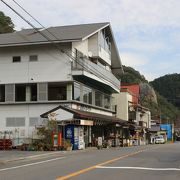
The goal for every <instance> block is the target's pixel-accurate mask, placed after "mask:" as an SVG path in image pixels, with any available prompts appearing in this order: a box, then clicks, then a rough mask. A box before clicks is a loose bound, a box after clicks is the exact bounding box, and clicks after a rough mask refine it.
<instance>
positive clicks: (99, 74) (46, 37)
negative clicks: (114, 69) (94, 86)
mask: <svg viewBox="0 0 180 180" xmlns="http://www.w3.org/2000/svg"><path fill="white" fill-rule="evenodd" d="M1 2H3V3H4V4H5V5H6V6H7V7H9V8H10V9H11V10H12V11H13V12H14V13H16V14H17V15H18V16H19V17H20V18H21V19H23V20H24V21H25V22H26V23H27V24H29V25H30V26H31V27H32V28H33V29H34V30H35V31H36V32H37V33H39V34H41V35H42V36H43V37H44V38H45V39H46V40H47V41H49V42H51V43H52V44H53V45H54V46H55V47H56V48H58V50H60V52H61V53H65V54H66V55H67V56H68V57H69V58H70V59H71V60H73V61H75V62H76V63H78V64H79V65H80V66H81V67H82V68H84V69H86V70H87V71H88V72H90V73H92V72H93V73H94V74H95V75H97V76H100V79H103V80H104V79H105V80H107V81H109V82H111V83H112V84H113V85H115V86H116V84H114V82H113V81H112V80H111V79H109V78H107V77H104V74H102V73H101V72H99V71H98V73H97V69H94V67H92V66H91V65H90V66H91V67H92V68H93V69H94V70H95V71H93V70H92V69H91V70H90V69H88V68H86V67H85V66H84V65H83V64H81V63H80V62H79V61H77V59H76V58H74V57H73V56H72V55H70V54H69V53H68V52H66V51H64V50H62V49H60V48H59V46H58V45H57V44H56V43H55V42H54V40H52V39H51V38H49V37H48V36H46V35H45V34H44V33H43V32H42V31H39V29H38V28H36V27H35V26H34V25H33V24H32V23H30V22H29V21H28V20H27V19H25V18H24V17H23V16H22V15H21V14H20V13H18V12H17V11H16V10H15V9H13V8H12V7H11V6H10V5H9V4H7V3H6V2H5V1H4V0H1ZM13 2H14V3H15V4H16V5H17V6H19V7H20V8H21V9H22V10H23V11H24V12H25V13H27V14H28V15H29V16H30V17H31V18H32V19H33V20H35V21H36V22H37V23H38V24H39V25H40V26H41V27H42V28H44V29H45V30H46V31H47V32H48V33H49V34H51V35H52V36H53V37H54V38H55V39H56V40H59V39H58V38H57V37H56V36H55V35H54V34H53V33H52V32H51V31H49V30H48V29H47V28H45V27H44V26H43V25H42V24H41V23H40V22H39V21H38V20H37V19H36V18H34V17H33V16H32V15H31V14H30V13H29V12H28V11H26V10H25V9H24V8H23V7H22V6H21V5H20V4H19V3H17V2H16V1H15V0H13ZM73 53H74V52H73Z"/></svg>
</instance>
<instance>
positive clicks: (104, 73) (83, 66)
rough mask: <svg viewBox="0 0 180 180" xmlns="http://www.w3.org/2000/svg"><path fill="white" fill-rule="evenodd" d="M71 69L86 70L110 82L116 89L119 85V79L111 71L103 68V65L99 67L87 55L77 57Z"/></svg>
mask: <svg viewBox="0 0 180 180" xmlns="http://www.w3.org/2000/svg"><path fill="white" fill-rule="evenodd" d="M72 70H76V71H77V70H82V71H87V72H89V73H91V74H93V75H95V76H97V77H98V78H100V79H103V80H104V81H106V82H108V83H111V84H112V85H114V86H115V87H116V88H117V89H119V87H120V82H119V80H118V79H117V78H116V77H115V76H114V75H113V74H112V72H111V71H109V70H107V69H105V67H103V66H102V67H101V66H100V65H98V64H95V63H93V62H91V61H90V60H89V59H88V58H87V57H81V58H77V59H76V61H74V62H73V65H72Z"/></svg>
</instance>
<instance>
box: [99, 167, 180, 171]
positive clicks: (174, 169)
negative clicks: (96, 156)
mask: <svg viewBox="0 0 180 180" xmlns="http://www.w3.org/2000/svg"><path fill="white" fill-rule="evenodd" d="M96 168H99V169H132V170H150V171H180V169H179V168H147V167H117V166H115V167H113V166H96Z"/></svg>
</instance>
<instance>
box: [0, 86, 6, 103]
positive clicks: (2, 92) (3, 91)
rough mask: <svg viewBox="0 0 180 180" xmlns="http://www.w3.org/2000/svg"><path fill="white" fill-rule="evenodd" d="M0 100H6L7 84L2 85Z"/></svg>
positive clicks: (0, 87)
mask: <svg viewBox="0 0 180 180" xmlns="http://www.w3.org/2000/svg"><path fill="white" fill-rule="evenodd" d="M0 102H5V85H0Z"/></svg>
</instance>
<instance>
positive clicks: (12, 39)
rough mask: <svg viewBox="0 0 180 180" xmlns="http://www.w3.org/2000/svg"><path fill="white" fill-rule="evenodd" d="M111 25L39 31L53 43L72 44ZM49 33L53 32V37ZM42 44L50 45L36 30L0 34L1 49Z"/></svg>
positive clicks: (90, 25) (91, 25) (55, 28)
mask: <svg viewBox="0 0 180 180" xmlns="http://www.w3.org/2000/svg"><path fill="white" fill-rule="evenodd" d="M109 25H110V24H109V23H107V22H105V23H94V24H81V25H70V26H57V27H49V28H47V29H41V28H39V29H38V30H39V31H41V32H42V33H43V34H45V35H46V36H47V37H48V38H49V39H51V40H52V41H55V42H56V41H57V42H72V41H79V40H83V39H85V38H87V37H89V36H90V35H92V34H94V33H96V32H97V31H99V30H100V29H103V28H105V27H106V26H109ZM48 31H49V32H51V33H52V34H53V35H52V34H51V33H49V32H48ZM40 43H42V44H43V43H48V41H47V39H46V38H45V37H43V36H42V35H41V34H40V33H38V32H36V30H34V29H23V30H21V31H16V32H13V33H6V34H0V47H3V46H14V45H25V44H27V45H28V44H40Z"/></svg>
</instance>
